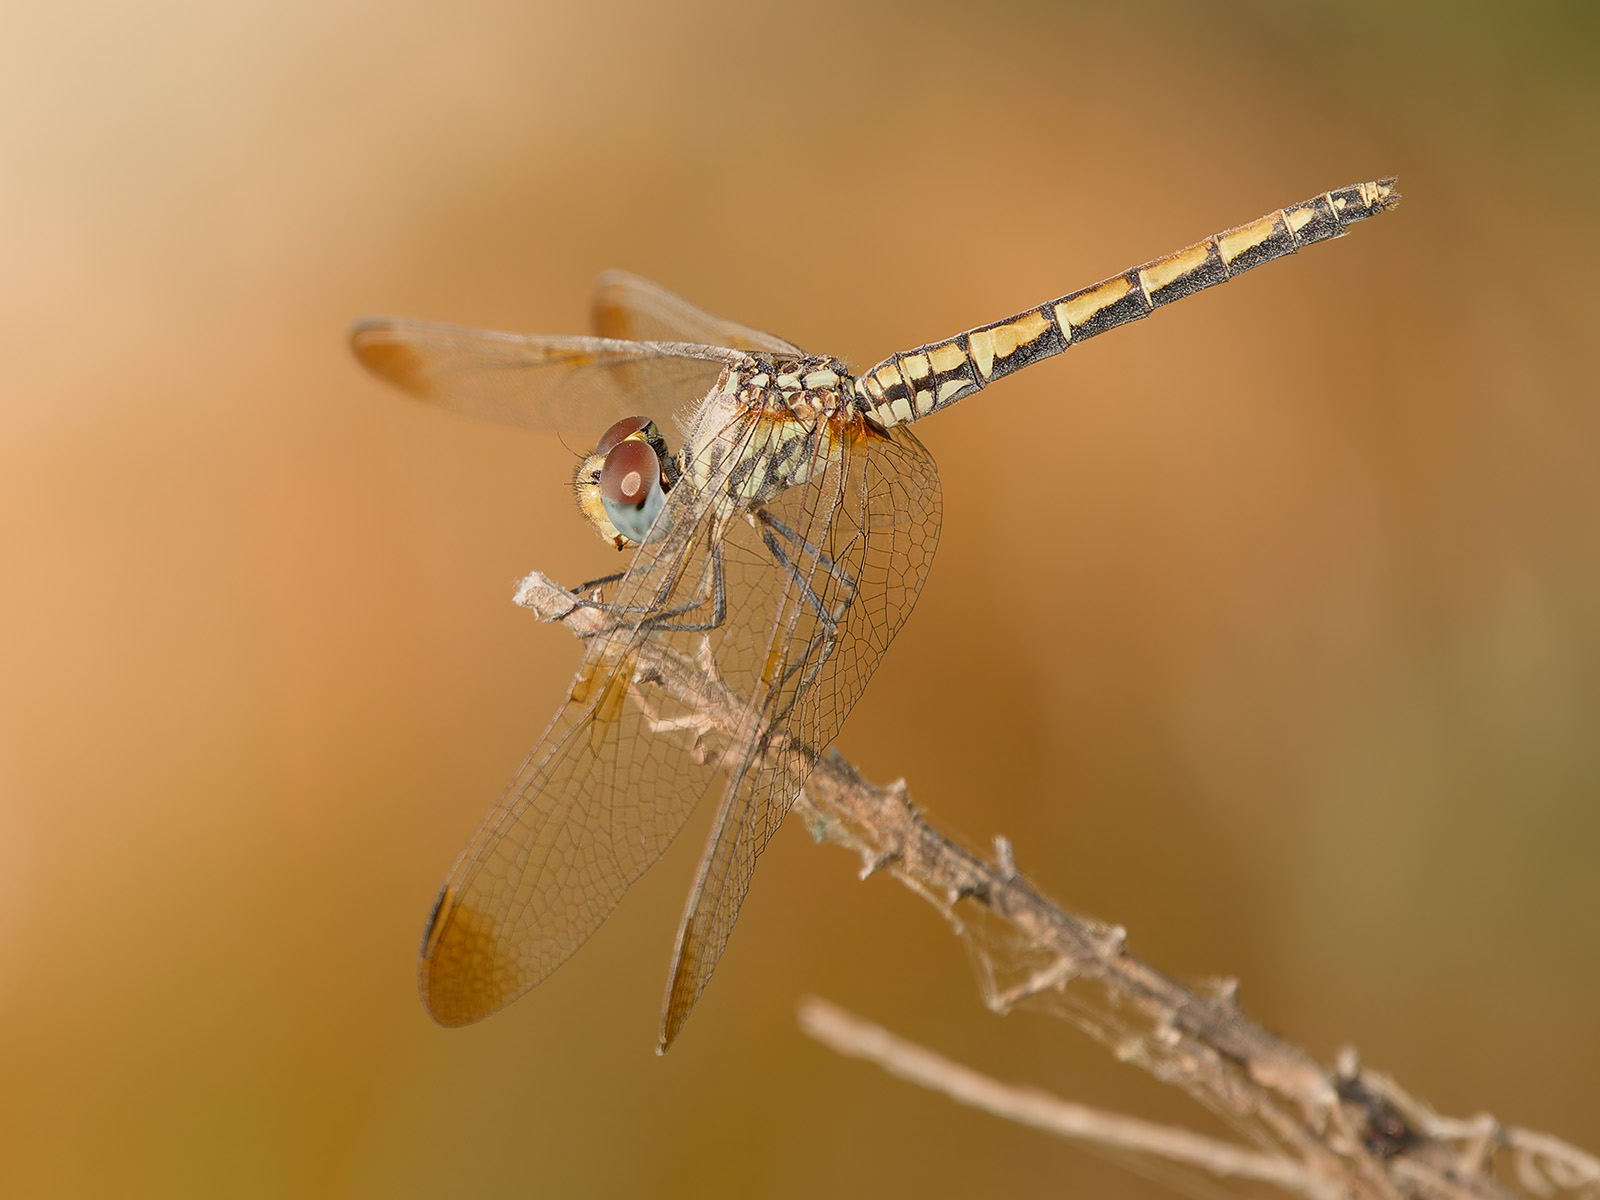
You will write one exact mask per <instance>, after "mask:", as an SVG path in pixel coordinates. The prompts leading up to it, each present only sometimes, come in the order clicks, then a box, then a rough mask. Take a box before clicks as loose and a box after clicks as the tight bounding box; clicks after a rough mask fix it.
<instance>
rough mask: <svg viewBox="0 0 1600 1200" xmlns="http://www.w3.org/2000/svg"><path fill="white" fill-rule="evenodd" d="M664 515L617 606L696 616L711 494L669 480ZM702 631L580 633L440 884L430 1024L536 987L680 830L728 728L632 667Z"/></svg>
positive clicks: (428, 969) (683, 645) (428, 968)
mask: <svg viewBox="0 0 1600 1200" xmlns="http://www.w3.org/2000/svg"><path fill="white" fill-rule="evenodd" d="M661 519H662V520H669V521H671V522H672V525H671V528H672V533H671V534H670V535H669V536H668V537H666V538H664V539H663V540H661V541H659V542H653V543H647V544H646V545H645V546H644V547H642V548H641V549H640V550H639V551H638V553H637V554H636V555H635V558H634V562H633V565H632V567H631V568H630V569H629V571H628V574H627V576H626V577H625V578H624V579H623V581H622V582H621V584H620V585H619V586H618V589H617V593H616V595H615V596H614V597H613V611H614V612H616V613H619V614H625V613H628V612H630V611H631V610H637V609H639V608H641V607H645V606H651V605H653V606H654V607H656V608H672V607H680V608H683V609H684V612H683V614H681V617H680V621H679V623H680V624H693V623H696V621H698V620H701V618H703V617H704V616H706V615H707V614H708V613H709V612H710V607H709V601H710V599H711V596H712V593H711V591H710V586H709V585H710V582H711V578H710V577H711V571H712V564H713V559H712V555H711V549H710V548H711V545H712V539H711V536H710V535H711V533H712V521H711V513H710V512H709V506H708V505H707V504H706V503H705V502H704V499H703V497H702V496H700V495H696V494H695V493H694V492H693V491H692V490H691V489H690V488H687V487H680V488H676V489H674V490H673V492H672V493H671V494H670V495H669V496H668V498H667V505H666V507H665V508H664V509H663V513H662V518H661ZM700 601H705V602H704V603H701V602H700ZM699 636H700V635H699V634H697V633H694V632H679V633H671V632H662V631H661V630H660V629H657V628H646V627H642V626H641V624H640V622H639V619H638V617H637V616H635V617H633V618H631V621H630V619H629V618H628V617H626V616H618V617H617V618H616V620H615V622H614V623H613V624H611V625H609V626H608V627H607V628H606V629H605V630H603V631H602V632H600V633H598V634H596V635H595V636H594V637H592V638H591V639H590V640H589V644H588V648H587V650H586V652H585V654H584V659H583V663H582V664H581V665H580V666H579V668H578V673H577V675H576V676H575V677H574V678H573V681H572V686H571V688H570V689H569V691H568V696H567V699H566V701H565V703H564V704H563V705H562V707H561V709H560V710H559V711H558V712H557V713H556V715H555V717H554V719H553V720H552V721H551V723H550V726H549V728H548V729H546V731H545V734H544V737H543V738H542V739H541V740H540V741H539V743H538V745H536V746H535V747H534V749H533V751H532V753H530V754H529V755H528V757H527V759H526V760H524V762H523V764H522V766H521V767H520V768H519V769H518V771H517V773H516V775H515V776H514V777H513V778H512V780H511V782H510V784H509V785H507V787H506V790H505V791H504V792H503V793H502V794H501V797H500V801H499V803H498V804H496V806H495V808H494V809H493V810H492V811H491V812H490V813H489V815H488V817H487V818H485V820H484V822H483V824H482V825H481V826H480V827H479V829H478V831H477V833H476V834H474V836H473V838H472V841H471V842H470V843H469V844H468V846H467V848H466V850H465V851H463V852H462V855H461V857H460V858H459V859H457V860H456V864H455V866H454V867H453V868H452V869H451V871H450V875H449V878H448V879H447V880H446V881H445V885H444V887H443V889H441V891H440V893H439V899H438V902H437V903H436V905H435V907H434V912H433V915H432V917H431V918H430V920H429V925H428V931H427V933H426V935H425V937H424V940H423V947H422V956H421V961H420V963H419V965H418V971H419V986H420V990H421V992H422V998H423V1001H424V1003H425V1004H426V1005H427V1006H428V1009H429V1011H430V1012H431V1013H432V1014H433V1016H434V1018H435V1019H436V1020H438V1021H439V1022H440V1023H441V1024H444V1025H465V1024H468V1023H470V1022H472V1021H476V1020H479V1019H480V1018H482V1017H486V1016H488V1015H489V1014H490V1013H492V1012H494V1011H496V1010H497V1009H499V1008H501V1007H503V1006H505V1005H506V1004H509V1003H510V1002H511V1001H512V1000H515V999H516V998H517V997H518V996H520V995H522V994H523V993H524V992H526V991H527V990H528V989H529V988H531V987H533V986H535V985H536V984H538V983H539V982H540V981H541V980H542V979H544V978H545V976H547V975H549V974H550V973H551V972H552V971H554V970H555V969H556V968H557V967H559V966H560V965H561V964H562V963H563V962H565V961H566V960H567V958H568V957H570V956H571V955H572V953H573V952H574V951H575V950H577V948H578V947H579V946H581V945H582V944H583V943H584V941H586V940H587V939H588V937H589V936H590V934H592V933H593V932H594V931H595V930H596V929H598V928H599V927H600V924H601V923H602V922H603V921H604V920H605V919H606V917H607V916H609V915H610V913H611V911H612V909H614V908H615V907H616V905H617V904H618V902H619V901H621V899H622V897H623V894H624V893H625V892H626V891H627V889H628V887H629V886H630V885H631V884H632V883H633V881H634V880H636V879H637V878H638V877H639V876H640V875H642V874H643V873H644V871H645V870H646V868H648V867H649V866H650V865H651V864H652V863H653V862H655V860H656V859H657V858H659V857H660V856H661V854H662V853H663V852H664V851H665V850H666V848H667V846H668V845H669V844H671V842H672V839H673V838H674V837H676V836H677V834H678V833H679V832H680V831H681V830H682V828H683V825H684V822H685V821H687V820H688V818H689V815H690V813H691V812H692V811H693V810H694V806H695V804H696V803H697V802H698V801H699V799H700V797H701V796H702V795H704V794H705V792H706V791H707V789H708V788H709V787H710V786H711V784H712V782H713V781H714V780H715V778H716V775H717V772H718V770H719V769H720V767H721V764H722V763H723V762H724V761H725V759H726V757H727V754H726V751H727V744H726V738H725V737H722V736H721V735H719V734H717V733H716V732H715V731H701V730H698V729H696V728H695V727H694V726H693V724H692V722H689V720H688V719H689V718H690V717H692V714H689V713H687V712H686V711H684V709H683V706H682V705H681V704H678V703H677V702H676V701H674V700H672V699H671V698H670V697H668V696H665V695H656V696H652V697H651V698H650V699H651V700H652V702H653V703H654V707H652V708H646V706H645V704H643V703H641V694H642V692H643V691H645V690H646V689H644V688H643V687H642V686H640V687H636V686H635V685H634V674H635V670H636V667H637V666H638V663H639V658H640V651H641V650H642V649H644V648H645V643H646V641H647V640H650V641H653V642H654V643H656V645H655V646H653V647H651V648H652V649H658V650H659V649H663V648H664V649H667V650H670V651H672V652H675V653H678V654H680V655H681V656H682V657H684V658H685V659H686V660H687V659H688V658H689V656H691V655H693V654H694V653H695V650H696V647H697V643H698V638H699ZM657 690H658V691H659V689H657ZM675 726H676V727H675Z"/></svg>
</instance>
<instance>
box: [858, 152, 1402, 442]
mask: <svg viewBox="0 0 1600 1200" xmlns="http://www.w3.org/2000/svg"><path fill="white" fill-rule="evenodd" d="M1399 200H1400V193H1399V192H1398V191H1396V190H1395V181H1394V180H1393V179H1380V180H1377V181H1376V182H1372V183H1358V184H1355V185H1354V186H1352V187H1347V188H1339V189H1338V190H1336V191H1332V192H1324V193H1323V194H1322V195H1320V196H1314V197H1313V198H1311V199H1310V200H1307V201H1306V202H1305V203H1303V204H1296V205H1293V206H1291V207H1289V208H1282V209H1279V210H1278V211H1277V212H1274V213H1268V214H1267V215H1266V216H1264V217H1262V218H1260V219H1259V220H1255V221H1251V222H1250V223H1249V224H1248V225H1240V226H1239V227H1238V228H1237V229H1229V230H1227V231H1226V232H1224V233H1219V234H1216V235H1214V236H1212V237H1208V238H1206V239H1205V241H1203V242H1196V243H1195V244H1194V245H1192V246H1189V247H1187V248H1185V249H1183V250H1179V251H1178V252H1177V253H1176V254H1169V255H1167V256H1166V257H1164V258H1158V259H1156V260H1154V261H1153V262H1147V263H1145V264H1144V265H1143V266H1140V267H1132V268H1130V269H1129V270H1127V271H1124V272H1123V273H1122V274H1120V275H1113V276H1112V277H1111V278H1110V279H1106V280H1102V281H1101V282H1100V283H1097V284H1094V285H1093V286H1092V287H1086V288H1083V289H1082V290H1080V291H1076V292H1071V293H1069V294H1067V295H1065V296H1062V297H1061V298H1060V299H1057V300H1051V301H1049V302H1048V303H1046V304H1042V305H1040V306H1039V307H1037V308H1032V309H1029V310H1027V311H1026V312H1021V313H1018V314H1017V315H1016V316H1014V317H1008V318H1006V319H1005V320H1004V321H997V322H995V323H994V324H993V325H983V326H980V327H979V328H977V329H971V330H968V331H967V332H966V333H963V334H959V335H957V336H956V337H953V338H949V339H947V340H945V341H942V342H933V343H930V344H929V345H926V346H918V347H917V348H916V349H915V350H907V351H905V352H903V353H900V354H893V355H890V356H889V357H888V358H886V359H885V360H884V361H883V362H881V363H879V364H878V365H877V366H875V367H873V368H872V369H871V370H870V371H865V372H863V373H862V374H861V375H859V376H858V377H857V378H856V379H855V380H854V391H855V402H856V405H857V406H858V407H859V408H860V409H861V410H862V411H864V412H866V413H867V414H868V415H869V416H871V417H872V418H873V419H874V420H875V421H877V422H878V423H879V424H880V425H903V424H906V423H908V422H911V421H915V420H918V419H920V418H922V417H925V416H927V415H928V414H929V413H931V412H937V411H939V409H941V408H945V407H947V406H949V405H951V404H954V403H955V402H956V401H957V400H961V399H964V398H966V397H967V396H970V395H972V393H974V392H976V391H979V390H981V389H982V388H984V387H985V386H987V385H988V384H989V383H990V382H991V381H992V380H995V379H1000V378H1002V377H1003V376H1006V375H1010V374H1011V373H1012V372H1014V371H1020V370H1021V369H1022V368H1023V367H1026V366H1028V365H1030V364H1032V363H1035V362H1038V361H1039V360H1040V359H1044V358H1052V357H1054V356H1055V355H1057V354H1060V353H1061V352H1062V351H1064V350H1066V349H1067V348H1068V347H1069V346H1073V345H1076V344H1077V343H1078V342H1081V341H1084V340H1085V339H1087V338H1092V337H1094V335H1095V334H1097V333H1104V332H1105V331H1106V330H1108V329H1115V328H1116V327H1117V326H1118V325H1126V324H1127V323H1128V322H1129V321H1137V320H1138V319H1139V318H1141V317H1145V316H1148V315H1149V314H1150V313H1152V312H1154V311H1155V310H1156V309H1157V308H1160V307H1161V306H1162V305H1164V304H1171V303H1172V302H1173V301H1174V300H1181V299H1183V298H1184V297H1185V296H1192V295H1194V293H1196V292H1199V291H1203V290H1204V289H1206V288H1208V287H1211V286H1213V285H1214V284H1218V283H1226V282H1227V281H1228V280H1230V279H1232V278H1234V276H1236V275H1239V274H1240V273H1242V272H1244V271H1248V270H1249V269H1250V268H1251V267H1257V266H1260V265H1261V264H1262V263H1265V262H1271V261H1272V260H1273V259H1275V258H1282V257H1283V256H1284V255H1286V254H1293V253H1294V252H1295V251H1296V250H1299V249H1300V248H1301V247H1302V246H1309V245H1312V244H1313V243H1316V242H1322V241H1326V240H1328V239H1329V238H1335V237H1339V236H1340V235H1342V234H1343V233H1344V232H1345V230H1346V229H1347V228H1348V227H1349V226H1350V225H1353V224H1354V223H1355V222H1357V221H1361V220H1365V219H1366V218H1367V217H1370V216H1375V215H1376V214H1378V213H1380V212H1383V211H1384V210H1386V209H1389V208H1393V207H1394V206H1395V205H1396V204H1397V203H1399Z"/></svg>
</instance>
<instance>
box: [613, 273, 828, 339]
mask: <svg viewBox="0 0 1600 1200" xmlns="http://www.w3.org/2000/svg"><path fill="white" fill-rule="evenodd" d="M591 311H592V316H593V320H594V331H595V332H596V333H598V334H600V335H601V336H602V337H608V338H637V339H639V340H641V341H668V342H703V343H705V344H707V345H711V346H732V347H733V348H734V349H735V350H765V351H769V352H771V353H773V354H794V355H800V354H804V353H805V351H803V350H801V349H800V347H798V346H796V345H795V344H794V343H793V342H790V341H786V340H784V339H783V338H781V337H778V336H777V335H776V334H771V333H764V332H762V331H761V330H759V329H752V328H750V327H749V326H748V325H740V324H739V323H738V322H737V321H729V320H726V319H724V318H722V317H715V316H712V315H711V314H710V313H708V312H706V311H705V310H704V309H701V308H697V307H695V306H694V305H693V304H690V303H689V302H688V301H687V300H685V299H684V298H683V297H682V296H679V295H678V294H676V293H675V292H669V291H668V290H667V289H666V288H664V287H662V286H661V285H660V284H659V283H652V282H650V280H648V279H645V278H643V277H641V276H639V275H633V274H630V273H629V272H627V271H607V272H605V273H604V274H603V275H601V276H600V278H599V279H598V280H597V281H596V282H595V289H594V304H593V308H592V310H591Z"/></svg>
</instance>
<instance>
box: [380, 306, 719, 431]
mask: <svg viewBox="0 0 1600 1200" xmlns="http://www.w3.org/2000/svg"><path fill="white" fill-rule="evenodd" d="M350 347H351V349H352V350H354V351H355V355H356V357H357V358H358V359H360V360H361V363H362V365H363V366H365V367H366V368H367V369H368V370H369V371H371V372H372V373H373V374H374V375H377V376H378V377H379V378H380V379H384V380H386V381H388V382H389V383H392V384H394V385H395V386H397V387H399V388H402V389H403V390H405V391H407V392H409V393H411V395H413V396H415V397H416V398H417V399H419V400H422V401H424V402H426V403H428V404H434V405H437V406H438V407H440V408H447V409H451V410H452V411H454V412H460V413H465V414H467V415H468V416H473V417H482V418H486V419H488V420H492V421H499V422H502V423H504V424H508V425H522V426H527V427H529V428H534V429H562V430H571V431H574V432H577V431H585V430H593V431H595V432H599V431H600V430H602V429H605V428H606V427H607V426H609V425H611V424H612V423H613V422H614V421H619V420H621V419H622V418H623V417H629V416H635V415H638V414H640V413H644V414H648V415H651V416H655V417H656V418H657V419H658V420H659V419H661V418H662V417H664V416H666V415H667V411H666V410H671V411H672V412H674V413H676V412H686V411H688V410H691V409H692V408H693V407H694V406H695V405H696V404H698V403H699V401H700V400H701V398H702V397H704V396H705V394H706V393H707V392H709V391H710V390H711V388H712V387H713V386H714V385H715V384H716V382H717V377H718V376H719V375H720V374H721V373H722V368H723V367H724V366H726V365H727V364H728V363H729V362H731V361H738V360H740V359H742V358H743V355H742V354H740V352H739V351H737V350H732V349H728V348H725V347H721V346H710V345H696V344H690V343H687V342H668V341H623V340H619V339H616V338H603V337H577V336H570V337H567V336H544V335H539V334H518V333H498V332H495V331H493V330H487V329H469V328H467V327H465V326H461V325H446V324H441V323H439V322H435V321H413V320H409V319H406V318H402V317H367V318H364V319H363V320H361V321H358V322H356V324H355V326H354V327H353V328H352V329H351V331H350Z"/></svg>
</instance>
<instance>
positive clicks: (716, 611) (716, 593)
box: [609, 542, 728, 633]
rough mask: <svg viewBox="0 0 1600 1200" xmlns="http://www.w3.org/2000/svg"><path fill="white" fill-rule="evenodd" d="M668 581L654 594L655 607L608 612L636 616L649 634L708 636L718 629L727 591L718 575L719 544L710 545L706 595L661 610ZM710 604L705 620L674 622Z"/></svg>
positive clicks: (726, 613)
mask: <svg viewBox="0 0 1600 1200" xmlns="http://www.w3.org/2000/svg"><path fill="white" fill-rule="evenodd" d="M671 582H672V581H671V580H669V581H668V583H667V584H666V585H664V586H663V587H662V589H661V592H660V593H658V594H657V600H658V605H652V606H650V607H649V608H645V607H643V606H632V607H630V608H619V607H613V608H611V609H610V610H609V611H610V612H612V613H622V614H624V615H629V616H631V615H635V614H638V615H639V616H640V617H641V618H642V619H641V620H640V622H639V624H640V626H641V627H642V628H644V629H648V630H649V631H650V632H652V633H709V632H710V631H711V630H713V629H720V628H722V623H723V621H725V620H727V617H728V591H727V584H726V583H725V582H724V580H723V573H722V544H721V543H720V542H717V543H714V544H713V545H712V547H711V587H710V590H709V595H708V594H706V593H704V592H702V593H701V594H700V595H699V596H696V597H695V598H694V599H693V600H690V601H689V602H688V603H686V604H680V605H678V606H677V607H675V608H661V607H659V603H660V602H663V601H664V600H665V597H666V595H668V594H670V590H671ZM708 600H709V601H710V603H711V614H710V618H709V619H708V620H705V621H676V620H673V618H674V617H681V616H684V615H685V614H687V613H691V612H693V611H695V610H696V609H698V608H702V607H704V605H705V604H706V602H707V601H708Z"/></svg>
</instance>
